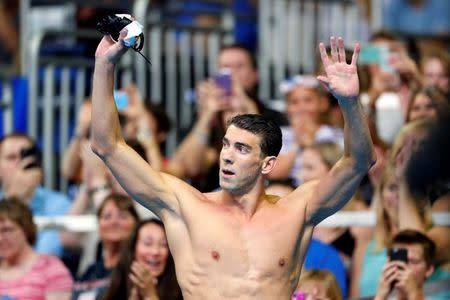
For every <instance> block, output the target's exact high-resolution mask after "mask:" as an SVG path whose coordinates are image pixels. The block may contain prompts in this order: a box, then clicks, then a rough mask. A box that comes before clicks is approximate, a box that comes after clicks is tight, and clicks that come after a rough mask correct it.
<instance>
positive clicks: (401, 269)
mask: <svg viewBox="0 0 450 300" xmlns="http://www.w3.org/2000/svg"><path fill="white" fill-rule="evenodd" d="M397 264H398V267H397V272H396V276H395V278H396V282H395V285H394V288H395V289H396V290H397V291H398V292H400V293H401V294H402V295H404V296H405V297H406V299H417V298H414V297H411V296H413V295H415V296H417V295H419V294H420V293H421V290H420V288H419V285H418V282H417V280H416V277H415V275H414V272H413V270H412V268H409V267H408V265H407V264H406V263H404V262H401V261H398V262H397Z"/></svg>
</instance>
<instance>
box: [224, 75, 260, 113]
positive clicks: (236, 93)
mask: <svg viewBox="0 0 450 300" xmlns="http://www.w3.org/2000/svg"><path fill="white" fill-rule="evenodd" d="M232 79H233V92H232V95H231V97H230V101H231V110H232V111H233V112H237V113H241V114H257V113H258V107H257V106H256V104H255V101H253V100H252V99H251V98H250V97H249V96H247V94H246V93H245V90H244V88H243V86H242V84H241V83H240V82H239V81H238V80H237V79H236V77H232Z"/></svg>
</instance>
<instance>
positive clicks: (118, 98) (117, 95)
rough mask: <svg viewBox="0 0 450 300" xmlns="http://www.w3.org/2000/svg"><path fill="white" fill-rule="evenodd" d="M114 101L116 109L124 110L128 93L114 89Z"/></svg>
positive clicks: (126, 105)
mask: <svg viewBox="0 0 450 300" xmlns="http://www.w3.org/2000/svg"><path fill="white" fill-rule="evenodd" d="M114 101H115V102H116V107H117V110H118V111H119V112H120V111H124V110H125V109H126V108H127V107H128V94H127V93H126V92H124V91H118V90H115V91H114Z"/></svg>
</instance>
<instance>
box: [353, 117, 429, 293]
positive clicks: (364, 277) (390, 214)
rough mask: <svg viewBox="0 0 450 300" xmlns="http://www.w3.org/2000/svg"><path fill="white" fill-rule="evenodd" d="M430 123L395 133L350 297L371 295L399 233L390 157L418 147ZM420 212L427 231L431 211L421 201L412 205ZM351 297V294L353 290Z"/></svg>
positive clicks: (395, 173)
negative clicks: (405, 148)
mask: <svg viewBox="0 0 450 300" xmlns="http://www.w3.org/2000/svg"><path fill="white" fill-rule="evenodd" d="M430 125H431V123H430V121H427V120H422V121H417V122H413V123H410V124H407V125H404V126H403V127H402V129H401V130H400V132H399V133H398V135H397V137H396V139H395V141H394V144H393V147H392V150H391V159H390V160H389V162H388V163H387V165H386V167H385V169H384V171H383V173H382V175H381V178H380V182H379V185H378V186H377V187H376V191H375V201H374V209H375V215H376V224H375V231H374V237H373V239H372V240H371V241H370V242H369V243H368V245H367V248H366V250H365V251H364V253H361V254H360V255H362V257H360V259H361V264H360V266H358V268H360V270H359V272H358V274H360V276H354V277H353V278H352V286H353V287H354V286H356V285H357V286H358V287H359V292H357V294H353V295H352V296H359V297H370V296H373V295H375V293H376V289H377V286H378V281H379V279H380V276H381V272H382V267H383V265H384V263H385V262H386V260H387V251H386V249H387V248H388V247H389V246H390V242H391V239H392V237H393V236H394V235H395V234H396V233H397V232H398V231H399V201H400V200H399V197H400V195H399V184H400V181H399V178H398V169H396V166H395V165H394V163H393V162H394V160H393V158H394V157H398V155H399V153H401V149H402V147H403V145H404V144H405V143H406V141H409V143H413V142H414V143H420V141H421V139H423V137H424V136H425V135H426V133H427V131H428V130H429V128H430ZM413 203H415V205H416V209H417V210H418V211H419V212H420V217H421V218H422V222H423V223H424V224H426V227H427V228H429V227H431V210H430V207H429V205H426V204H425V203H423V202H421V201H413ZM353 291H354V293H356V292H355V290H353Z"/></svg>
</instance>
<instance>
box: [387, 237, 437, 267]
mask: <svg viewBox="0 0 450 300" xmlns="http://www.w3.org/2000/svg"><path fill="white" fill-rule="evenodd" d="M393 244H407V245H420V246H421V247H422V249H423V257H424V259H425V262H426V263H427V265H428V266H431V265H433V264H434V259H435V256H436V244H435V243H434V242H433V241H432V240H431V239H430V238H429V237H427V236H426V235H425V234H423V233H421V232H419V231H417V230H412V229H405V230H402V231H400V232H398V233H397V234H396V235H395V236H394V237H393V239H392V245H393Z"/></svg>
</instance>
